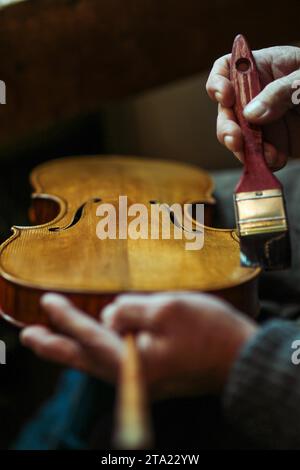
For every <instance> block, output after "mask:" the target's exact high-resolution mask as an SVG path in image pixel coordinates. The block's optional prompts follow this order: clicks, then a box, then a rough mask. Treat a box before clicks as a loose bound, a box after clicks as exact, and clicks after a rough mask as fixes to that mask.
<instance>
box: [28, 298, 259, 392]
mask: <svg viewBox="0 0 300 470" xmlns="http://www.w3.org/2000/svg"><path fill="white" fill-rule="evenodd" d="M42 305H43V307H44V309H45V310H46V312H47V315H48V317H49V319H50V322H51V324H53V327H54V328H55V332H54V331H52V330H50V329H48V328H45V327H41V326H30V327H27V328H25V329H24V330H23V332H22V335H21V338H22V342H23V344H24V345H25V346H28V347H30V348H31V349H32V350H33V351H34V352H36V353H37V354H38V355H40V356H42V357H44V358H46V359H49V360H53V361H57V362H60V363H62V364H65V365H67V366H70V367H75V368H78V369H81V370H83V371H85V372H87V373H89V374H92V375H94V376H96V377H99V378H101V379H104V380H108V381H112V382H114V381H115V380H116V378H117V375H118V370H119V366H120V361H121V357H122V352H123V340H122V334H123V333H125V332H127V331H135V333H136V335H137V347H138V350H139V353H140V356H141V360H142V364H143V370H144V374H145V379H146V381H147V384H148V387H149V390H150V393H151V396H152V397H153V398H161V397H165V396H180V395H190V394H201V393H206V392H211V393H219V392H220V391H221V390H222V388H223V386H224V384H225V383H226V379H227V376H228V373H229V371H230V368H231V366H232V364H233V362H234V360H235V358H236V357H237V355H238V353H239V351H240V349H241V348H242V347H243V345H244V344H245V343H246V342H247V340H248V339H249V338H250V337H251V336H252V335H253V334H254V333H255V331H256V328H257V327H256V326H255V324H254V323H253V322H252V320H249V319H248V318H246V317H244V316H243V315H241V313H240V312H238V311H236V310H235V309H234V308H233V307H231V306H230V305H229V304H227V303H225V302H223V301H220V300H218V299H217V298H215V297H213V296H211V295H206V294H192V293H186V292H182V293H160V294H153V295H147V296H146V295H122V296H119V297H117V298H116V300H115V301H114V302H113V303H111V304H110V305H108V306H107V307H106V308H105V309H104V310H103V311H102V315H101V317H102V319H103V323H100V321H99V322H97V321H96V320H94V319H92V318H90V317H88V316H87V315H85V314H84V313H83V312H81V311H79V310H77V309H76V308H75V307H74V306H73V305H72V304H71V303H70V302H69V301H68V300H67V299H66V298H64V297H62V296H58V295H56V294H46V295H45V296H44V297H43V299H42ZM182 318H184V321H182Z"/></svg>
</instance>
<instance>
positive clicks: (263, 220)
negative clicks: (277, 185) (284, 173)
mask: <svg viewBox="0 0 300 470" xmlns="http://www.w3.org/2000/svg"><path fill="white" fill-rule="evenodd" d="M234 207H235V215H236V221H237V227H238V232H239V236H240V237H245V236H248V235H255V234H261V233H270V232H283V231H287V230H288V223H287V216H286V211H285V205H284V198H283V194H282V191H281V189H267V190H264V191H249V192H242V193H236V194H235V195H234Z"/></svg>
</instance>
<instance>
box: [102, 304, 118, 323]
mask: <svg viewBox="0 0 300 470" xmlns="http://www.w3.org/2000/svg"><path fill="white" fill-rule="evenodd" d="M114 313H115V306H114V305H113V304H109V305H107V306H106V307H104V309H103V310H102V312H101V318H102V321H103V323H105V324H106V325H110V324H111V321H112V317H113V315H114Z"/></svg>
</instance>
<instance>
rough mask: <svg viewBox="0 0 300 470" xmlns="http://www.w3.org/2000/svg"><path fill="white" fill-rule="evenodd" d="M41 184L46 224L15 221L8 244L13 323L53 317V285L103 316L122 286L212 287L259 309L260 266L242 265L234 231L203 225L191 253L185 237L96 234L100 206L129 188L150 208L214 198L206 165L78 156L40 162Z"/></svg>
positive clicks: (36, 175)
mask: <svg viewBox="0 0 300 470" xmlns="http://www.w3.org/2000/svg"><path fill="white" fill-rule="evenodd" d="M31 183H32V186H33V188H34V194H33V207H32V208H31V211H30V214H31V218H32V220H33V221H34V223H35V224H40V225H34V226H31V227H17V226H15V227H13V235H12V236H11V237H10V238H9V239H8V240H7V241H6V242H4V243H3V244H2V245H1V247H0V275H1V277H0V304H1V310H2V315H4V316H5V318H7V319H8V320H9V321H12V322H13V323H16V324H18V325H20V326H22V325H25V324H33V323H42V324H46V323H47V318H46V316H45V314H44V312H43V310H42V309H41V308H40V306H39V299H40V297H41V295H42V294H43V293H44V292H47V291H53V292H60V293H64V294H66V295H67V296H68V297H69V298H70V299H71V300H72V301H73V302H74V303H75V304H76V305H77V306H78V307H79V308H82V309H83V310H84V311H86V312H88V313H89V314H90V315H93V316H98V314H99V311H100V310H101V308H102V307H103V306H104V305H105V304H107V303H108V302H110V301H111V300H112V299H113V298H114V296H115V295H117V294H119V293H122V292H148V293H151V292H157V291H179V290H189V291H201V292H212V293H214V294H216V295H219V296H220V297H222V298H225V299H227V300H228V301H229V302H231V303H232V304H233V305H235V306H236V307H237V308H239V309H241V310H243V311H245V312H247V313H248V314H249V315H252V316H254V315H256V314H257V312H258V301H257V293H256V278H257V276H258V274H259V272H260V271H259V270H258V269H249V268H242V267H241V266H240V262H239V241H238V238H237V235H236V232H235V230H233V229H226V230H223V229H215V228H213V227H206V226H205V227H203V228H204V230H205V241H204V247H203V249H201V250H199V251H188V250H186V249H185V242H186V240H184V239H182V240H178V239H174V238H171V239H170V240H151V239H148V240H131V239H127V240H110V239H106V240H99V239H98V238H97V236H96V225H97V222H98V219H99V217H97V215H96V208H97V207H98V205H99V204H101V203H105V202H110V203H112V204H117V201H118V197H119V196H120V195H127V196H128V203H144V204H146V205H147V206H148V207H150V205H151V201H159V202H164V203H168V204H173V203H175V202H177V203H180V204H184V203H188V202H195V201H197V202H199V201H202V202H204V203H207V204H212V203H213V201H214V200H213V197H212V192H213V181H212V179H211V178H210V177H209V175H208V174H207V173H206V172H204V171H202V170H200V169H199V168H196V167H193V166H190V165H185V164H181V163H175V162H166V161H161V160H150V159H141V158H134V157H119V156H108V157H107V156H106V157H104V156H102V157H100V156H95V157H75V158H66V159H59V160H52V161H50V162H48V163H45V164H42V165H40V166H38V167H37V168H35V170H34V171H33V172H32V174H31ZM99 199H101V202H99V201H98V200H99ZM94 201H96V202H94ZM97 201H98V202H97ZM76 218H77V219H76ZM53 229H54V230H53Z"/></svg>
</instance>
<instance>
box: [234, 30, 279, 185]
mask: <svg viewBox="0 0 300 470" xmlns="http://www.w3.org/2000/svg"><path fill="white" fill-rule="evenodd" d="M230 80H231V82H232V84H233V86H234V90H235V105H234V112H235V115H236V119H237V121H238V123H239V125H240V127H241V129H242V134H243V138H244V173H243V175H242V177H241V180H240V181H239V183H238V185H237V187H236V192H237V193H238V192H248V191H259V190H264V189H274V188H281V184H280V182H279V181H278V180H277V178H275V176H274V175H273V173H272V172H271V171H270V169H269V168H268V166H267V164H266V161H265V157H264V152H263V137H262V131H261V129H260V127H259V126H256V125H253V124H250V123H248V121H246V119H245V118H244V115H243V109H244V108H245V106H246V105H247V104H248V103H249V102H250V101H251V100H252V99H253V98H254V97H255V96H256V95H258V94H259V93H260V91H261V85H260V81H259V74H258V70H257V66H256V63H255V60H254V57H253V55H252V52H251V49H250V48H249V46H248V43H247V41H246V39H245V38H244V36H242V35H241V34H239V35H238V36H237V37H236V38H235V40H234V43H233V48H232V54H231V62H230Z"/></svg>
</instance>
